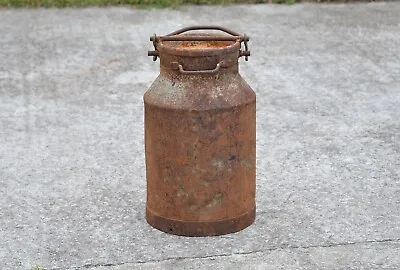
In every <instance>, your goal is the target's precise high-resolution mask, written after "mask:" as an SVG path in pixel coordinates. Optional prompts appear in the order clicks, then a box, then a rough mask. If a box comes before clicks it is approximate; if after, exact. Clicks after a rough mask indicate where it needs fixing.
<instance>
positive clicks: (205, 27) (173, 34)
mask: <svg viewBox="0 0 400 270" xmlns="http://www.w3.org/2000/svg"><path fill="white" fill-rule="evenodd" d="M193 30H219V31H222V32H225V33H227V34H230V35H232V36H240V34H238V33H236V32H234V31H232V30H230V29H228V28H225V27H221V26H215V25H200V26H188V27H184V28H182V29H179V30H176V31H174V32H172V33H170V34H168V35H167V36H175V35H179V34H182V33H184V32H187V31H193Z"/></svg>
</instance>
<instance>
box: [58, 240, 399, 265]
mask: <svg viewBox="0 0 400 270" xmlns="http://www.w3.org/2000/svg"><path fill="white" fill-rule="evenodd" d="M395 242H400V238H395V239H392V238H387V239H380V240H366V241H353V242H343V243H331V244H325V245H309V246H290V245H285V246H280V247H274V248H266V249H259V250H253V251H248V252H238V253H225V254H214V255H205V256H193V257H183V256H181V257H169V258H165V259H161V260H148V261H140V260H138V261H132V262H121V263H98V264H85V265H81V266H75V267H69V268H67V269H75V270H79V269H89V268H92V269H95V268H98V267H113V266H120V265H124V264H146V263H158V262H167V261H180V260H195V259H212V258H222V257H230V256H234V255H250V254H257V253H264V252H270V251H276V250H290V249H313V248H331V247H342V246H352V245H363V244H380V243H395ZM51 269H53V270H64V269H66V268H51Z"/></svg>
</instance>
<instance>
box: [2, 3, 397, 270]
mask: <svg viewBox="0 0 400 270" xmlns="http://www.w3.org/2000/svg"><path fill="white" fill-rule="evenodd" d="M399 14H400V3H370V4H350V5H344V4H339V5H318V4H299V5H293V6H285V5H280V6H277V5H246V6H225V7H210V6H208V7H205V6H204V7H182V8H179V9H177V10H170V9H164V10H153V9H133V8H122V7H121V8H88V9H63V10H56V9H48V10H45V9H42V10H29V9H26V10H23V9H22V10H12V9H4V10H0V37H1V38H0V102H1V103H0V105H1V106H0V188H1V189H0V239H1V244H0V268H1V269H31V267H32V266H34V265H39V266H42V267H45V268H46V269H96V270H100V269H101V270H108V269H181V268H182V269H183V268H185V269H246V268H247V269H399V268H400V108H399V107H400V34H399V33H400V17H399ZM193 24H217V25H223V26H227V27H230V28H232V29H234V30H237V31H239V32H241V33H246V34H248V35H249V36H250V37H251V41H250V49H251V52H252V56H251V57H250V59H249V62H244V61H243V60H240V66H241V74H242V75H243V77H244V78H245V79H246V80H247V81H248V82H249V84H250V85H251V86H252V87H253V88H254V89H255V91H256V92H257V113H258V114H257V132H258V133H257V207H258V208H257V218H256V222H255V223H254V225H252V226H251V227H249V228H247V229H246V230H244V231H242V232H239V233H235V234H231V235H225V236H220V237H209V238H186V237H178V236H173V235H168V234H165V233H162V232H160V231H157V230H155V229H153V228H151V227H150V226H149V225H147V223H146V221H145V218H144V207H145V199H146V198H145V191H146V179H145V166H144V165H145V162H144V142H143V101H142V95H143V93H144V92H145V91H146V89H147V88H148V87H149V86H150V84H151V82H152V81H153V80H154V79H155V77H156V76H157V74H158V65H159V62H158V61H157V62H153V61H152V59H151V58H149V57H147V56H146V55H147V50H149V49H151V48H152V45H151V43H150V42H149V37H150V35H152V34H153V33H157V34H166V33H169V32H171V31H173V30H176V29H178V28H180V27H183V26H187V25H193Z"/></svg>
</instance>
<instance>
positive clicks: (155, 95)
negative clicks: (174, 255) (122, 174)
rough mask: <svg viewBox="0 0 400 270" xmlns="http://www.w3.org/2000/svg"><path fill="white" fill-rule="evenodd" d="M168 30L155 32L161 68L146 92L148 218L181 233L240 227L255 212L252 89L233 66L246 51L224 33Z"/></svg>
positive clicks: (213, 232) (203, 233) (208, 232)
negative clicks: (168, 31)
mask: <svg viewBox="0 0 400 270" xmlns="http://www.w3.org/2000/svg"><path fill="white" fill-rule="evenodd" d="M190 29H191V30H193V29H197V28H190ZM217 29H221V28H217ZM181 32H184V31H181ZM229 33H231V31H230V32H229ZM231 34H232V33H231ZM234 36H237V35H234ZM164 37H168V36H164ZM169 37H178V38H165V39H163V38H162V37H159V39H158V40H157V37H153V41H154V43H155V47H156V51H154V52H152V53H151V55H156V56H158V57H159V58H160V74H159V76H158V77H157V79H156V80H155V81H154V82H153V84H152V85H151V87H150V89H149V90H148V91H147V92H146V93H145V95H144V103H145V156H146V178H147V203H146V219H147V221H148V223H149V224H150V225H152V226H153V227H155V228H157V229H159V230H162V231H164V232H167V233H172V234H178V235H186V236H209V235H220V234H226V233H231V232H236V231H239V230H241V229H244V228H245V227H247V226H249V225H250V224H251V223H252V222H253V221H254V218H255V179H256V102H255V101H256V96H255V93H254V91H253V90H252V89H251V88H250V87H249V85H248V84H247V83H246V82H245V81H244V80H243V78H242V77H241V76H240V75H239V73H238V58H239V57H240V56H241V55H248V54H249V53H248V52H243V51H241V50H240V48H241V41H243V40H240V39H239V38H238V39H236V40H235V39H233V38H232V39H231V40H224V37H228V36H227V35H218V36H213V35H206V34H203V35H200V34H192V35H190V34H181V33H179V34H174V35H172V34H170V35H169ZM239 37H243V36H239ZM244 37H245V36H244ZM245 38H246V37H245ZM171 39H172V40H171ZM226 39H228V38H226ZM246 45H247V44H246ZM246 47H247V46H246Z"/></svg>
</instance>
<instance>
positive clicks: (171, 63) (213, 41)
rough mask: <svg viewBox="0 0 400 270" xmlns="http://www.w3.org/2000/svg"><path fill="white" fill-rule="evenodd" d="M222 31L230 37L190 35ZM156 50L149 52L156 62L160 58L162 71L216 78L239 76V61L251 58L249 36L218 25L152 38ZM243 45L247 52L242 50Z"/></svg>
mask: <svg viewBox="0 0 400 270" xmlns="http://www.w3.org/2000/svg"><path fill="white" fill-rule="evenodd" d="M207 29H209V30H220V31H223V32H225V33H227V34H229V35H226V34H211V33H201V34H199V33H196V34H193V33H190V34H187V33H185V34H184V32H187V31H190V30H207ZM150 40H151V41H153V45H154V48H155V51H149V54H148V55H149V56H153V60H154V61H155V60H157V57H160V66H161V71H162V72H163V71H166V72H173V73H177V74H181V75H215V74H222V73H237V72H238V58H239V57H241V56H245V59H246V61H247V57H248V56H250V52H249V51H248V47H247V41H248V40H249V38H248V37H247V36H246V35H239V34H237V33H235V32H233V31H231V30H228V29H225V28H222V27H218V26H195V27H187V28H183V29H180V30H178V31H175V32H173V33H171V34H168V35H166V36H156V35H154V36H153V37H151V38H150ZM242 42H243V43H244V47H245V50H241V45H242Z"/></svg>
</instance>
